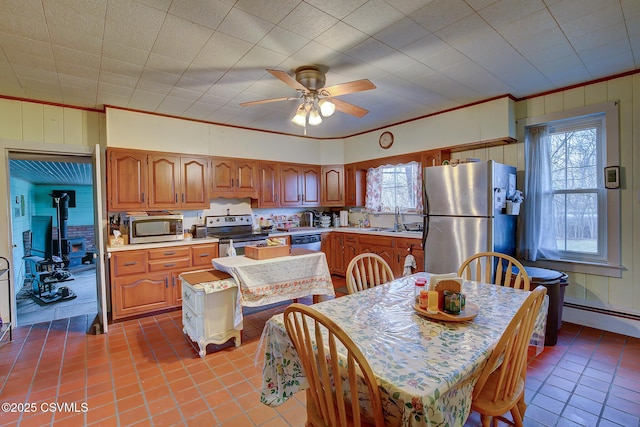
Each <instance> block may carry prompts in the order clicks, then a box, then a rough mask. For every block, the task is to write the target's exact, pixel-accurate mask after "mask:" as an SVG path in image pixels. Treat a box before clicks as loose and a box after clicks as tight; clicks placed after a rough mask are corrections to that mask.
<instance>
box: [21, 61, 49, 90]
mask: <svg viewBox="0 0 640 427" xmlns="http://www.w3.org/2000/svg"><path fill="white" fill-rule="evenodd" d="M13 69H14V70H15V72H16V75H17V76H18V78H19V79H20V80H21V81H22V80H23V79H33V80H40V81H43V82H47V81H48V82H51V83H50V84H54V85H56V84H58V76H57V75H56V72H55V69H54V68H50V67H47V68H45V67H41V66H27V65H21V64H14V65H13Z"/></svg>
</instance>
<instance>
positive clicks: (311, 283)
mask: <svg viewBox="0 0 640 427" xmlns="http://www.w3.org/2000/svg"><path fill="white" fill-rule="evenodd" d="M212 263H213V266H214V267H215V268H217V269H218V270H221V271H224V272H226V273H229V274H231V275H232V276H233V277H234V278H235V279H236V281H237V282H238V284H239V287H240V292H239V293H238V295H239V298H240V301H239V305H242V306H245V307H258V306H261V305H267V304H273V303H276V302H282V301H287V300H290V299H295V298H302V297H306V296H309V295H335V290H334V288H333V282H332V281H331V274H330V273H329V266H328V265H327V258H326V256H325V254H324V252H313V253H307V254H303V255H291V256H284V257H278V258H271V259H263V260H256V259H251V258H247V257H245V256H235V257H225V258H214V259H213V260H212Z"/></svg>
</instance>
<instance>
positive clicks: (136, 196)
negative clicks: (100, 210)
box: [107, 150, 149, 211]
mask: <svg viewBox="0 0 640 427" xmlns="http://www.w3.org/2000/svg"><path fill="white" fill-rule="evenodd" d="M108 159H109V162H108V165H109V166H108V170H107V178H108V181H107V182H108V196H109V200H108V210H110V211H118V210H123V211H124V210H135V209H144V208H146V207H147V198H148V196H149V195H148V194H147V155H146V154H145V153H141V152H135V151H127V150H109V153H108Z"/></svg>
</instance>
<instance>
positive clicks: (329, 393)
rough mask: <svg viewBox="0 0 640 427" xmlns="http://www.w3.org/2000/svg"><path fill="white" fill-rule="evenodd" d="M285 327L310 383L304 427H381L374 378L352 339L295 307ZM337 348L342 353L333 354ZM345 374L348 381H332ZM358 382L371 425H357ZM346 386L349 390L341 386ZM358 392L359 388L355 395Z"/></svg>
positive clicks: (289, 309) (288, 313)
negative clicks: (363, 393)
mask: <svg viewBox="0 0 640 427" xmlns="http://www.w3.org/2000/svg"><path fill="white" fill-rule="evenodd" d="M284 322H285V327H286V329H287V334H288V335H289V338H290V339H291V342H292V343H293V346H294V348H295V349H296V352H297V353H298V357H299V358H300V361H301V362H302V370H303V372H304V374H305V376H306V377H307V380H308V382H309V388H308V389H307V422H306V424H305V425H306V426H311V427H342V426H373V425H375V426H376V427H382V426H384V425H385V424H384V416H383V413H382V401H381V398H380V390H379V388H378V384H377V382H376V378H375V375H374V373H373V371H372V370H371V367H370V366H369V363H368V362H367V360H366V358H365V357H364V355H363V354H362V352H361V351H360V350H359V349H358V347H356V345H355V344H354V342H353V341H352V340H351V338H350V337H349V336H348V335H347V334H346V333H345V332H344V331H343V330H342V329H341V328H340V327H339V326H338V325H337V324H336V323H335V322H334V321H333V320H331V319H329V318H328V317H327V316H325V315H324V314H322V313H319V312H318V311H316V310H314V309H313V308H311V307H308V306H306V305H303V304H297V303H294V304H291V305H290V306H289V307H287V308H286V310H285V311H284ZM339 345H340V348H341V351H342V352H343V353H346V354H341V355H340V356H339V355H338V348H339V347H338V346H339ZM342 347H344V349H342ZM345 349H346V350H345ZM339 357H340V360H339V359H338V358H339ZM345 375H346V377H347V379H343V380H342V381H335V379H337V378H344V376H345ZM343 381H344V382H343ZM363 381H364V384H365V385H366V390H367V392H368V396H365V398H364V399H363V400H364V401H367V402H370V405H371V408H370V410H371V415H369V418H371V417H373V422H374V424H371V423H367V422H364V421H363V420H362V418H363V417H362V414H361V408H360V398H361V397H363V396H362V394H359V387H358V384H359V383H360V384H362V382H363ZM345 382H346V384H348V387H345V385H346V384H345ZM363 389H364V388H362V387H361V388H360V390H361V391H360V393H362V390H363Z"/></svg>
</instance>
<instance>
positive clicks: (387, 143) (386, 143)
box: [378, 131, 393, 149]
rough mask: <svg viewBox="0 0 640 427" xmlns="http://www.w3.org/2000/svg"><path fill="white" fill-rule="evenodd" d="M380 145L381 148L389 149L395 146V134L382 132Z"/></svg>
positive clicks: (379, 140)
mask: <svg viewBox="0 0 640 427" xmlns="http://www.w3.org/2000/svg"><path fill="white" fill-rule="evenodd" d="M378 144H380V147H382V148H384V149H387V148H389V147H391V146H392V145H393V134H392V133H391V132H388V131H387V132H382V133H381V134H380V138H379V139H378Z"/></svg>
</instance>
